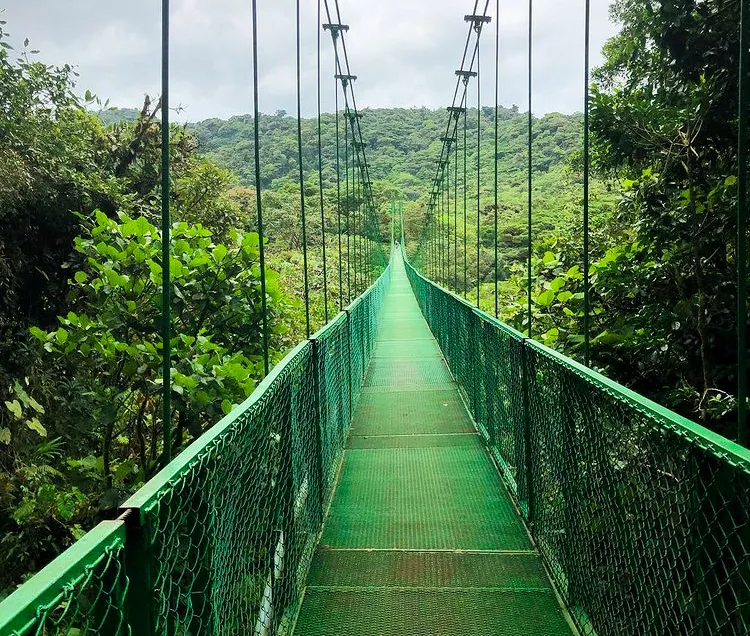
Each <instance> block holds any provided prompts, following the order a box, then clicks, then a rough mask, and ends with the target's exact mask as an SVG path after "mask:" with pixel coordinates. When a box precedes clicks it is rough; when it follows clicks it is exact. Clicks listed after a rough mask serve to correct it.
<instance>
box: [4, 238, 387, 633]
mask: <svg viewBox="0 0 750 636" xmlns="http://www.w3.org/2000/svg"><path fill="white" fill-rule="evenodd" d="M391 253H393V250H392V249H391ZM389 279H390V266H389V265H388V266H386V268H385V269H384V271H383V272H382V273H381V274H380V276H379V277H378V278H377V280H376V281H375V282H374V283H373V284H372V285H371V286H370V287H369V288H368V289H367V290H366V291H365V292H364V293H363V294H362V296H360V297H359V298H357V299H356V300H354V301H353V302H352V303H351V304H350V305H349V306H348V307H346V308H345V309H344V310H343V311H342V312H341V313H339V314H338V315H337V316H335V317H334V318H333V319H332V320H331V322H329V323H328V324H327V325H326V326H324V327H323V328H322V329H320V330H319V331H318V332H317V333H315V334H313V335H312V336H311V337H310V338H309V339H307V340H304V341H303V342H301V343H300V344H298V345H297V346H296V347H295V348H294V349H293V350H292V351H290V352H289V354H287V355H286V356H285V357H284V359H283V360H282V361H281V362H280V363H279V364H277V365H276V366H275V367H274V368H273V369H272V370H271V372H270V373H269V374H268V375H267V376H266V377H265V378H264V379H263V380H262V381H261V383H260V384H259V385H258V387H257V388H256V389H255V391H254V392H253V394H252V395H251V396H250V397H248V398H247V400H245V401H244V402H243V403H242V404H241V405H239V406H238V407H236V408H235V409H234V410H233V411H232V412H231V413H229V414H228V415H227V416H225V417H224V418H222V419H221V420H220V421H219V422H218V423H217V424H216V425H215V426H213V427H212V428H211V429H210V430H208V431H206V432H205V433H204V434H203V435H201V436H200V437H199V438H198V439H197V440H195V441H194V442H193V443H192V444H191V445H190V446H189V447H188V448H186V449H185V451H183V452H182V453H181V454H180V455H179V456H178V457H176V458H175V459H174V460H173V461H172V462H170V463H169V464H168V465H167V466H165V467H164V468H163V469H162V470H161V471H160V472H159V473H157V475H156V476H155V477H154V478H153V479H151V480H150V481H149V482H148V483H146V484H145V485H144V486H143V487H142V488H141V489H140V490H139V491H138V492H136V493H135V494H134V495H133V496H131V497H130V498H129V499H128V500H127V501H125V502H124V503H123V504H122V506H121V509H120V511H121V516H120V517H119V519H117V520H115V521H104V522H102V523H100V524H99V525H98V526H97V527H96V528H94V529H93V530H91V531H90V532H88V533H87V534H86V535H84V537H83V538H81V539H80V540H79V541H77V542H76V543H74V544H73V546H71V547H70V548H69V549H68V550H66V551H65V552H63V553H62V554H61V555H60V556H59V557H58V558H57V559H55V560H54V561H53V562H52V563H51V564H49V565H48V566H47V567H45V568H44V569H43V570H42V571H40V572H39V573H38V574H37V575H35V576H34V577H33V578H32V579H31V580H29V581H28V582H27V583H25V584H24V585H22V586H21V587H20V588H19V589H18V590H16V591H15V592H14V593H13V594H11V595H10V596H9V597H8V598H7V599H5V600H4V601H3V602H2V603H0V634H3V636H5V634H9V635H16V634H18V635H20V636H26V635H27V634H31V633H35V634H42V633H47V632H46V631H41V630H43V629H44V620H45V616H46V613H47V612H48V611H49V610H50V608H54V607H55V606H58V605H59V604H60V602H61V601H62V600H64V598H65V595H66V594H70V593H71V591H72V590H74V589H75V586H76V585H78V584H79V583H80V582H81V581H82V580H83V579H84V578H85V577H86V574H87V572H89V571H90V570H91V569H92V568H94V567H96V566H97V564H99V563H101V562H102V560H103V559H104V558H107V557H108V555H109V554H110V553H111V552H112V550H113V549H116V550H117V551H118V552H117V558H118V559H119V560H120V561H119V562H121V563H122V565H123V572H124V573H125V574H126V576H125V577H124V585H116V586H113V587H112V589H110V590H108V591H103V592H102V593H101V594H100V595H99V596H97V599H101V600H102V602H103V603H104V605H105V607H106V608H112V607H116V608H118V611H119V615H120V620H119V621H113V620H111V619H110V618H109V617H105V618H106V620H105V622H104V623H103V624H102V625H100V627H101V629H97V630H96V633H102V634H107V635H117V636H119V635H120V634H131V633H132V634H139V635H141V634H144V635H149V634H154V635H155V634H159V636H162V634H165V633H173V632H174V631H175V629H177V627H176V625H175V623H174V619H173V617H172V618H169V619H168V620H166V621H165V622H163V623H158V621H157V620H156V618H155V614H156V613H157V612H159V611H160V610H161V611H162V612H163V611H165V608H164V607H159V605H160V603H161V605H162V606H163V605H164V602H165V598H164V597H163V596H160V595H162V593H163V591H162V592H160V591H158V590H157V589H156V587H158V578H157V577H158V575H159V574H160V573H159V572H156V570H159V569H161V568H163V567H164V562H157V561H159V559H158V555H157V554H154V553H153V545H152V541H153V538H154V533H155V532H156V530H157V529H156V528H154V527H152V526H153V524H154V523H155V522H156V521H155V519H156V520H161V521H163V515H161V513H160V512H159V510H158V508H159V505H160V503H161V502H162V500H163V499H164V497H165V496H167V494H169V493H172V491H173V489H174V488H175V487H176V484H179V483H180V482H181V480H183V479H184V478H185V476H186V475H188V473H190V471H192V470H194V469H196V467H200V466H204V465H205V464H206V463H207V462H208V461H210V460H211V458H216V457H217V455H216V454H215V452H216V448H217V446H218V445H219V444H221V443H222V442H223V441H225V440H226V439H230V436H232V435H236V434H237V433H238V429H240V428H243V427H244V429H247V424H248V423H250V424H252V422H253V420H251V419H250V416H249V415H248V414H249V413H251V412H253V411H263V410H264V409H266V408H267V407H268V408H273V406H272V405H273V404H274V400H273V399H271V400H270V401H269V400H268V396H269V395H273V396H275V397H278V392H279V391H282V392H285V393H284V394H285V395H287V396H290V395H291V393H292V392H293V391H294V388H295V387H301V386H303V385H304V382H303V380H302V376H300V371H299V368H298V367H295V365H299V363H300V360H303V361H305V362H306V364H307V366H305V367H304V369H305V370H307V371H302V373H305V372H309V373H310V375H311V377H312V383H313V387H312V391H311V394H312V398H311V405H312V406H311V407H310V408H311V410H312V417H313V420H314V424H313V426H314V429H315V430H314V431H313V432H312V439H313V447H314V449H315V450H314V451H313V453H314V454H315V455H316V459H314V460H313V462H312V463H313V465H312V466H310V470H311V474H312V475H313V477H314V478H315V480H316V481H317V482H318V483H317V484H314V485H313V486H312V491H313V492H314V493H317V497H315V498H314V499H315V501H314V504H313V505H314V506H315V507H316V508H317V510H313V511H312V512H311V516H312V518H313V519H314V523H315V524H316V526H317V533H319V531H320V529H321V527H322V522H323V516H324V515H323V513H324V510H325V507H326V506H327V500H328V498H330V496H331V494H332V487H331V486H332V482H331V480H330V476H328V477H327V476H326V475H325V473H326V472H329V473H334V474H335V471H336V467H337V466H338V464H339V462H340V460H341V456H342V453H343V446H344V441H345V439H346V435H347V434H348V429H349V426H350V424H351V413H352V412H353V405H354V404H356V399H357V397H358V395H359V392H360V391H361V384H362V381H363V379H364V374H365V372H366V369H367V364H368V362H369V358H370V356H371V354H372V351H373V349H374V337H373V334H374V329H375V323H376V320H377V315H378V312H379V308H380V303H381V301H382V298H383V289H384V287H385V286H386V285H387V283H388V281H389ZM344 332H345V333H346V335H345V339H346V342H347V344H346V347H343V348H342V347H341V346H340V344H341V340H342V335H343V333H344ZM336 339H337V342H338V345H337V346H334V347H333V350H335V352H336V353H335V355H336V356H337V359H336V361H335V362H336V363H337V364H339V365H341V364H343V365H345V366H346V368H347V376H348V380H347V383H346V384H347V387H346V389H343V388H341V387H339V388H340V389H341V391H343V392H344V393H346V395H340V396H338V398H337V399H338V400H339V403H340V404H343V405H345V407H346V417H345V420H344V419H342V418H343V416H342V414H341V413H340V412H339V413H337V414H336V417H337V418H339V419H338V420H337V422H335V423H334V426H337V427H339V428H341V429H342V430H340V431H339V436H340V439H339V440H338V441H336V442H335V447H332V449H333V453H329V454H328V456H326V458H324V456H323V452H322V448H321V446H322V440H323V435H324V433H326V431H325V428H326V426H325V424H326V423H325V422H324V420H325V419H327V418H328V417H329V411H328V409H327V408H323V407H322V404H323V399H324V398H325V397H327V396H326V394H325V393H324V390H325V387H326V364H325V363H321V360H320V358H319V356H318V354H319V352H321V351H324V350H325V348H326V343H327V342H329V341H331V340H336ZM355 347H356V348H355ZM341 355H343V356H344V357H345V359H344V360H341V359H340V357H338V356H341ZM353 366H355V367H356V369H357V372H356V373H355V374H352V373H351V369H352V367H353ZM290 376H293V377H294V378H296V384H295V383H290V382H289V377H290ZM274 391H276V392H277V393H274ZM292 399H294V398H292ZM291 408H294V407H293V406H292V407H291ZM269 417H273V416H272V415H269ZM292 417H293V418H294V415H292ZM262 419H263V415H262V414H261V420H262ZM298 424H299V422H296V423H295V421H294V420H293V421H292V422H291V423H290V426H292V427H293V426H295V425H298ZM250 434H251V431H249V430H248V431H246V432H245V436H247V435H250ZM290 435H291V433H290V434H289V435H287V437H289V436H290ZM235 439H236V438H235ZM281 443H282V444H284V443H286V444H287V445H288V446H289V448H288V450H289V451H290V452H289V453H285V454H284V455H285V456H287V460H288V461H289V462H291V461H292V458H291V456H290V455H291V451H292V450H293V448H294V446H293V443H292V441H291V439H289V440H288V441H286V442H285V441H284V440H281ZM212 452H213V453H214V455H211V453H212ZM207 458H208V459H207ZM324 459H327V460H328V461H329V462H331V464H332V467H325V466H323V464H322V462H323V460H324ZM326 469H327V471H326ZM282 481H283V480H282ZM288 481H289V482H290V485H289V487H290V488H294V487H296V486H295V485H294V484H293V483H291V482H292V480H291V476H290V478H289V480H288ZM282 486H283V484H281V486H280V487H282ZM283 487H285V486H283ZM294 494H295V496H296V495H299V492H296V493H294ZM170 496H171V494H170ZM178 499H179V496H178ZM293 501H294V500H289V498H288V497H287V501H286V502H285V503H284V504H283V505H284V506H290V505H291V504H292V503H293ZM280 505H281V504H280ZM154 510H156V511H157V512H156V517H154ZM188 512H189V511H188ZM214 514H216V513H214ZM252 514H253V511H252V510H246V511H245V513H244V514H243V513H242V512H241V511H240V514H239V516H238V519H242V520H243V523H249V521H248V518H249V517H250V516H251V515H252ZM284 518H285V519H288V520H290V521H289V522H291V523H297V517H296V513H295V514H294V515H292V516H289V513H286V514H285V516H284ZM174 521H180V522H184V521H185V520H184V519H174ZM187 521H188V523H189V524H190V525H196V527H198V526H201V524H202V523H203V522H205V521H206V520H194V519H192V520H187ZM284 523H288V521H284ZM292 531H293V530H292V528H291V527H290V528H289V529H288V532H292ZM317 533H316V534H315V535H314V541H312V540H311V541H310V543H312V544H313V545H312V547H314V543H316V542H317ZM183 539H184V537H183ZM203 542H205V539H202V540H201V541H198V545H197V546H195V547H192V548H191V550H193V551H194V550H200V549H202V546H203ZM306 552H307V554H306V556H305V550H302V552H300V550H299V549H295V555H294V558H295V559H296V562H295V563H294V565H295V566H296V567H295V568H294V570H295V573H296V575H297V576H296V579H301V581H302V583H303V582H304V579H305V577H306V573H307V567H309V560H310V558H311V557H312V551H311V550H310V549H309V547H308V549H307V550H306ZM286 558H287V559H289V558H291V556H289V555H288V556H287V557H286ZM206 561H207V560H206V558H205V557H204V558H201V559H200V560H199V561H198V563H201V564H202V565H201V566H200V567H199V568H198V569H199V570H200V569H201V568H205V563H206ZM208 562H210V559H208ZM290 569H291V568H290ZM193 574H194V575H195V577H196V578H199V577H200V576H202V574H201V572H193ZM177 578H178V579H179V576H178V577H177ZM171 582H172V583H174V579H173V580H171ZM192 585H193V583H192V582H191V583H189V584H188V589H187V591H184V592H183V593H182V596H181V597H179V595H178V597H179V598H182V599H184V598H185V595H187V596H189V597H192V598H193V602H194V603H196V604H197V605H199V604H200V599H197V600H196V597H195V593H194V591H193V590H192V589H191V588H192ZM277 587H278V586H277ZM275 589H276V587H274V590H275ZM275 593H276V594H278V598H279V599H281V600H282V602H287V603H290V604H294V603H296V602H298V601H299V598H298V596H295V594H294V593H290V592H289V591H284V590H283V589H281V588H280V589H279V590H278V591H276V592H275ZM108 594H109V596H108ZM98 602H99V601H98V600H97V603H98ZM167 602H169V599H167ZM203 602H204V604H208V601H205V600H204V601H203ZM167 609H169V608H167ZM283 609H284V614H285V615H286V614H293V613H294V611H295V607H292V605H290V606H289V607H285V608H283ZM107 611H109V610H106V611H105V614H106V612H107ZM194 611H200V608H199V609H195V608H194ZM204 611H210V610H205V608H204ZM274 620H278V619H277V618H274ZM209 622H210V621H209ZM197 624H198V625H199V626H200V629H199V631H200V630H203V629H206V628H207V626H208V622H207V621H206V620H204V617H200V620H199V621H197ZM278 626H279V625H278V624H274V625H273V626H272V627H273V628H274V629H276V628H278ZM185 628H186V629H187V628H189V625H186V626H185ZM30 630H34V631H30ZM66 633H67V632H66ZM86 633H91V632H89V631H87V632H86ZM201 633H202V632H201ZM269 633H271V632H269Z"/></svg>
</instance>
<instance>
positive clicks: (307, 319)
mask: <svg viewBox="0 0 750 636" xmlns="http://www.w3.org/2000/svg"><path fill="white" fill-rule="evenodd" d="M296 4H297V158H298V160H299V204H300V222H301V225H302V262H303V264H304V281H305V333H306V334H307V337H308V338H309V337H310V283H309V280H308V273H307V219H306V218H305V174H304V169H303V167H302V80H301V78H302V59H301V55H300V48H301V46H300V44H301V38H302V36H301V20H300V0H297V3H296Z"/></svg>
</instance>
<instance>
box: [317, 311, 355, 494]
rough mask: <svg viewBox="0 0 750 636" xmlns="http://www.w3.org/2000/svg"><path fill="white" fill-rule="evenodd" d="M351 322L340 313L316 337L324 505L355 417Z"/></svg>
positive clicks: (330, 490) (330, 491)
mask: <svg viewBox="0 0 750 636" xmlns="http://www.w3.org/2000/svg"><path fill="white" fill-rule="evenodd" d="M348 320H349V318H348V317H347V315H346V314H344V313H341V314H339V315H338V316H337V317H336V318H334V320H333V321H332V322H331V323H330V324H329V325H328V326H326V327H324V328H323V329H321V331H320V332H318V334H317V336H316V338H315V340H316V346H317V350H318V356H317V360H318V378H319V379H320V386H319V388H318V391H319V395H320V397H319V404H320V413H321V420H320V436H321V466H322V470H323V501H324V502H327V501H328V500H329V499H330V496H331V493H332V491H333V486H334V482H335V480H336V470H337V468H338V458H339V457H340V456H341V453H342V451H343V448H344V443H345V441H346V436H347V431H348V430H349V422H350V420H351V414H352V405H351V391H352V389H351V378H350V377H349V375H350V374H349V371H350V368H349V355H350V354H349V327H348Z"/></svg>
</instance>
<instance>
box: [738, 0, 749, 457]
mask: <svg viewBox="0 0 750 636" xmlns="http://www.w3.org/2000/svg"><path fill="white" fill-rule="evenodd" d="M748 49H750V6H748V2H747V0H742V2H741V8H740V55H739V58H740V59H739V65H740V69H739V104H738V108H739V113H738V116H739V122H738V124H739V125H738V128H739V130H738V138H737V161H738V166H737V168H738V175H737V176H738V178H737V246H736V252H737V441H738V442H739V443H740V444H742V445H743V446H748V445H749V444H750V430H748V424H747V360H746V358H745V353H746V350H747V324H746V323H747V208H748V200H747V199H748V183H747V182H748V108H750V94H749V93H748V91H750V82H748V73H749V72H750V52H749V50H748Z"/></svg>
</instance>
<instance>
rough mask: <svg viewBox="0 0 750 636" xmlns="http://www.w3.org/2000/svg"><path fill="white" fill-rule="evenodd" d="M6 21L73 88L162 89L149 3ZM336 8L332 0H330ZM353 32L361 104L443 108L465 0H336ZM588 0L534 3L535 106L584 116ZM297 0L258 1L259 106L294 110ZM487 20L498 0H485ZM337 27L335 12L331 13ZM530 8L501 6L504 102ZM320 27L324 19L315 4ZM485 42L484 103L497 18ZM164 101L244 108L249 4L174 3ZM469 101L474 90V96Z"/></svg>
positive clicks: (224, 110)
mask: <svg viewBox="0 0 750 636" xmlns="http://www.w3.org/2000/svg"><path fill="white" fill-rule="evenodd" d="M8 4H9V5H10V6H7V7H6V11H5V13H4V19H6V20H7V21H8V30H9V31H10V32H11V33H12V44H14V46H16V47H20V46H22V42H23V39H24V38H25V37H28V38H29V39H30V40H31V43H32V47H33V48H37V49H40V50H41V54H40V59H42V60H44V61H45V62H47V63H53V64H64V63H70V64H74V65H75V66H76V68H77V71H78V72H79V74H80V78H79V89H80V91H81V92H83V91H84V90H86V89H90V90H92V91H93V92H95V93H96V94H97V95H99V96H100V97H102V98H103V99H105V98H109V99H110V100H111V102H112V103H113V104H117V105H119V106H138V105H140V102H141V101H142V98H143V95H144V94H145V93H149V94H151V95H156V94H158V93H159V78H160V70H159V61H160V51H161V45H160V14H159V6H158V5H159V3H158V2H156V1H155V0H131V1H130V2H129V3H128V4H127V5H125V4H122V3H117V4H110V3H102V2H101V1H100V0H67V1H66V2H60V1H59V0H13V1H11V2H9V3H8ZM329 5H330V6H331V9H332V10H333V11H335V5H334V2H333V0H329ZM592 5H593V6H592V64H594V65H595V64H596V63H597V62H598V61H599V60H600V57H599V54H598V53H599V50H600V48H601V45H602V43H603V42H604V40H605V39H606V38H607V37H609V36H610V35H612V34H613V33H614V30H615V27H614V26H613V25H612V24H610V23H609V21H608V17H607V6H606V3H604V2H593V3H592ZM339 6H340V8H341V17H342V21H343V22H345V23H347V24H349V25H350V27H351V30H350V31H349V33H348V34H347V35H346V43H347V51H348V54H349V59H350V62H351V68H352V72H353V73H354V74H356V75H357V76H358V77H359V79H358V80H357V83H356V95H357V105H358V106H359V107H360V108H364V107H392V106H406V107H409V106H428V107H431V108H438V107H442V106H446V105H448V103H449V102H450V100H451V98H452V94H453V85H454V82H455V77H454V74H453V72H454V70H455V69H456V68H458V65H459V64H460V60H461V54H462V52H463V45H464V41H465V38H466V30H467V25H466V23H465V22H464V20H463V16H464V14H466V13H470V12H471V11H472V8H473V3H472V2H471V0H464V1H463V2H457V1H456V0H378V1H376V2H365V1H364V0H339ZM583 7H584V2H583V0H577V1H575V2H570V1H569V0H566V1H563V0H534V28H533V37H534V52H533V58H532V59H533V68H534V82H533V84H534V90H533V93H534V96H533V104H534V106H533V108H534V111H535V112H538V113H543V112H549V111H555V110H559V111H562V112H572V111H575V110H580V109H581V107H582V99H583V41H582V40H583V38H582V36H583ZM295 8H296V5H295V2H294V1H293V0H258V28H259V47H260V51H259V64H260V69H261V77H260V105H261V110H263V111H265V112H274V111H276V110H277V109H284V110H286V111H288V112H290V113H294V112H296V50H295V43H296V26H295ZM490 13H493V14H494V2H490ZM316 14H317V0H301V15H302V25H303V26H302V31H301V34H300V37H301V42H302V55H301V59H302V74H301V83H302V91H303V99H302V111H303V114H304V115H308V116H309V115H312V114H314V112H315V110H316V85H317V82H316V78H317V59H316V44H317V36H318V34H317V15H316ZM332 19H333V20H334V21H336V17H335V15H334V17H333V18H332ZM527 20H528V8H527V5H526V3H524V2H519V0H500V65H499V71H500V87H501V88H500V102H501V103H503V104H506V105H510V104H513V103H515V104H518V105H519V106H520V107H521V108H524V107H525V106H526V102H527V96H526V95H527V79H526V78H527V63H528V58H527V31H528V21H527ZM323 21H328V20H327V16H326V15H325V9H323ZM485 29H486V30H485V33H484V34H483V36H482V60H481V63H482V66H481V68H482V83H481V92H482V95H483V99H482V102H483V104H485V105H487V104H491V103H492V101H493V94H494V36H495V22H494V18H493V23H492V24H490V25H488V26H487V27H485ZM322 45H323V54H322V62H321V64H322V77H323V87H322V98H321V99H322V105H323V110H327V111H330V110H332V109H333V90H334V88H333V87H334V84H333V79H332V74H333V56H332V47H331V41H330V35H329V34H328V33H327V32H326V33H324V34H322ZM171 81H172V84H171V101H172V104H173V105H175V106H176V105H181V106H183V107H184V112H182V113H181V114H180V115H179V117H180V118H182V119H187V120H198V119H204V118H208V117H228V116H231V115H234V114H240V113H247V112H250V111H251V110H252V48H251V13H250V0H212V1H211V2H205V0H172V11H171ZM470 95H471V98H470V103H471V99H475V96H474V95H475V93H474V92H473V89H472V91H471V92H470Z"/></svg>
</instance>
